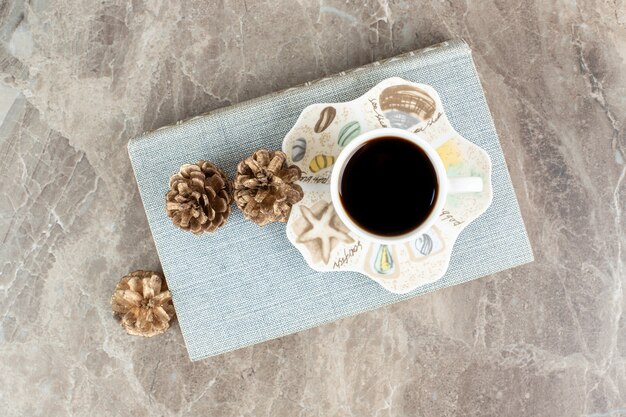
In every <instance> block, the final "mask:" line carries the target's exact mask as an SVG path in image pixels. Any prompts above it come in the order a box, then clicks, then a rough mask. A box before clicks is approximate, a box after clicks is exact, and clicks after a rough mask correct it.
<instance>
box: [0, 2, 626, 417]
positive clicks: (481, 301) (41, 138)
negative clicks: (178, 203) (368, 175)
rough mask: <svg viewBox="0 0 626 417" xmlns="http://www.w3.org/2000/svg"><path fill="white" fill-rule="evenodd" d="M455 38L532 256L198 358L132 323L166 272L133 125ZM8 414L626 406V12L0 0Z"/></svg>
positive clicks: (579, 410) (502, 6) (519, 5)
mask: <svg viewBox="0 0 626 417" xmlns="http://www.w3.org/2000/svg"><path fill="white" fill-rule="evenodd" d="M453 37H463V38H464V39H466V40H467V41H468V42H469V43H470V45H471V46H472V48H473V50H474V53H475V55H474V57H475V60H476V64H477V67H478V71H479V73H480V75H481V78H482V81H483V83H484V87H485V90H486V95H487V99H488V101H489V104H490V106H491V109H492V112H493V115H494V119H495V123H496V127H497V130H498V132H499V134H500V136H501V139H502V146H503V148H504V151H505V155H506V157H507V161H508V164H509V170H510V172H511V175H512V177H513V183H514V186H515V190H516V192H517V195H518V198H519V200H520V204H521V209H522V213H523V216H524V219H525V222H526V225H527V227H528V231H529V234H530V239H531V242H532V244H533V247H534V251H535V258H536V261H535V262H534V263H533V264H529V265H526V266H523V267H520V268H517V269H514V270H509V271H506V272H502V273H499V274H496V275H493V276H490V277H486V278H483V279H480V280H476V281H474V282H471V283H468V284H466V285H462V286H457V287H454V288H449V289H446V290H443V291H439V292H436V293H433V294H430V295H426V296H423V297H418V298H416V299H413V300H410V301H407V302H403V303H400V304H398V305H394V306H391V307H388V308H383V309H380V310H377V311H374V312H370V313H367V314H362V315H360V316H357V317H353V318H348V319H344V320H341V321H339V322H335V323H332V324H329V325H326V326H323V327H320V328H317V329H314V330H309V331H305V332H301V333H298V334H295V335H292V336H288V337H284V338H281V339H278V340H274V341H271V342H267V343H263V344H260V345H257V346H254V347H250V348H246V349H242V350H239V351H236V352H233V353H229V354H225V355H222V356H219V357H216V358H212V359H207V360H204V361H201V362H196V363H191V362H189V360H188V359H187V354H186V352H185V348H184V346H183V340H182V336H181V334H180V330H179V328H178V326H177V325H176V324H175V325H174V326H173V328H172V329H170V330H169V331H168V332H167V333H166V334H165V335H163V336H161V337H155V338H152V339H147V340H146V339H141V338H136V337H130V336H128V335H126V334H125V333H124V332H123V331H122V329H121V328H120V327H119V326H118V325H117V324H116V323H115V322H114V321H113V319H112V317H111V313H110V309H109V305H108V303H109V297H110V295H111V293H112V291H113V288H114V286H115V283H116V282H117V280H118V279H119V278H120V277H121V276H122V275H124V274H125V273H126V272H128V271H131V270H134V269H138V268H159V261H158V258H157V254H156V251H155V248H154V245H153V243H152V240H151V238H150V233H149V230H148V225H147V222H146V219H145V216H144V213H143V209H142V207H141V202H140V199H139V195H138V191H137V188H136V185H135V182H134V179H133V176H132V172H131V168H130V163H129V160H128V157H127V153H126V143H127V141H128V140H129V138H131V137H133V136H135V135H137V134H138V133H140V132H142V131H145V130H150V129H154V128H157V127H159V126H163V125H167V124H170V123H172V122H175V121H177V120H179V119H183V118H186V117H190V116H193V115H196V114H199V113H202V112H205V111H208V110H211V109H215V108H218V107H222V106H226V105H229V104H232V103H236V102H239V101H242V100H246V99H249V98H253V97H257V96H260V95H263V94H265V93H269V92H272V91H275V90H278V89H282V88H285V87H289V86H293V85H296V84H299V83H302V82H304V81H307V80H312V79H315V78H318V77H320V76H324V75H328V74H332V73H335V72H338V71H340V70H343V69H347V68H350V67H354V66H357V65H361V64H365V63H368V62H370V61H373V60H376V59H380V58H384V57H389V56H393V55H395V54H397V53H401V52H405V51H408V50H412V49H417V48H420V47H424V46H427V45H429V44H432V43H436V42H439V41H442V40H445V39H449V38H453ZM0 41H1V43H0V83H1V85H2V86H1V87H0V119H3V123H2V126H1V127H0V155H1V159H0V178H1V179H2V181H1V182H0V236H1V242H2V243H1V247H0V290H1V294H2V297H1V298H0V317H1V322H0V406H1V408H2V415H3V416H40V415H41V416H44V415H45V416H62V415H76V416H86V415H89V416H100V415H106V416H126V415H134V416H149V415H150V416H156V415H159V416H182V415H216V416H217V415H219V416H222V415H223V416H230V415H233V416H351V415H356V416H409V415H411V416H415V415H419V416H478V415H485V416H579V415H584V416H592V417H614V416H624V415H626V328H625V327H626V317H625V316H624V314H623V310H624V306H625V303H626V300H625V299H624V280H625V279H626V273H625V272H626V271H625V263H626V246H625V245H626V218H625V217H626V215H625V214H624V206H625V203H626V180H624V177H625V176H626V165H625V160H626V143H625V142H626V140H625V139H626V135H625V132H626V127H625V121H626V71H625V68H626V66H625V60H626V3H624V1H623V0H613V1H590V0H581V1H578V2H569V1H558V2H554V1H548V2H542V1H532V2H516V1H506V0H497V1H480V2H453V1H446V2H416V1H403V0H398V1H385V0H377V1H373V0H372V1H365V2H349V1H333V0H324V1H312V0H298V1H293V0H275V1H271V2H270V1H265V2H262V1H253V0H247V1H230V0H223V1H206V2H202V1H192V0H185V1H180V2H167V1H146V0H133V1H121V0H118V1H108V0H105V1H89V0H77V1H72V2H68V1H57V0H33V1H14V0H5V1H3V2H2V3H0Z"/></svg>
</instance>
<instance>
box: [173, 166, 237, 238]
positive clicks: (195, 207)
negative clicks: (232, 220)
mask: <svg viewBox="0 0 626 417" xmlns="http://www.w3.org/2000/svg"><path fill="white" fill-rule="evenodd" d="M165 200H166V206H165V211H166V212H167V215H168V216H169V217H171V218H172V222H173V223H174V224H175V225H176V226H178V227H180V228H181V229H183V230H191V231H192V232H193V233H195V234H200V233H202V232H214V231H215V230H217V229H218V228H220V227H221V226H223V225H224V224H225V223H226V220H227V219H228V216H230V211H231V209H230V203H231V202H232V187H231V185H230V183H229V182H228V179H227V178H226V175H225V174H224V172H222V170H221V169H219V168H218V167H216V166H215V165H213V164H212V163H211V162H208V161H198V163H197V164H185V165H183V166H182V167H180V171H179V172H178V173H177V174H176V175H174V176H172V178H170V191H168V192H167V195H166V196H165Z"/></svg>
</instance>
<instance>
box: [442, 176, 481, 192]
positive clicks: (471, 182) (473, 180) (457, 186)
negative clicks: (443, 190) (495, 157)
mask: <svg viewBox="0 0 626 417" xmlns="http://www.w3.org/2000/svg"><path fill="white" fill-rule="evenodd" d="M482 191H483V179H482V178H480V177H448V194H460V193H480V192H482Z"/></svg>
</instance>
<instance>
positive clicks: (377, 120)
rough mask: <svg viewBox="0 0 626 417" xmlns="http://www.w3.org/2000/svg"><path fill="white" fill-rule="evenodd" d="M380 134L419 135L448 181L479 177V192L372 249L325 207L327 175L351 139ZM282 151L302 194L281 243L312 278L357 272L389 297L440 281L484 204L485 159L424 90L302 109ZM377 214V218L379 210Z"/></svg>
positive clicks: (410, 88)
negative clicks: (413, 234)
mask: <svg viewBox="0 0 626 417" xmlns="http://www.w3.org/2000/svg"><path fill="white" fill-rule="evenodd" d="M381 127H395V128H400V129H405V130H408V131H410V132H414V133H416V134H418V135H420V136H421V137H422V138H424V139H425V140H426V141H428V142H429V143H430V144H431V145H432V146H433V147H434V148H435V149H436V150H437V153H438V154H439V156H440V157H441V159H442V160H443V162H444V166H445V168H446V171H447V174H448V176H449V177H455V176H456V177H481V178H482V180H483V190H482V191H481V192H479V193H466V194H453V195H448V197H447V200H446V204H445V206H444V209H443V210H442V211H441V213H440V215H439V218H438V220H437V222H436V223H435V224H434V226H433V227H432V228H431V229H430V230H428V231H427V232H426V233H423V234H422V235H421V236H419V237H418V238H416V239H414V240H412V241H409V242H404V243H399V244H379V243H375V242H370V241H367V240H365V239H363V238H361V237H359V236H357V235H355V234H354V233H353V232H351V231H350V230H349V229H348V228H347V227H346V226H345V225H344V224H343V223H342V222H341V220H340V219H339V217H338V216H337V214H336V212H335V209H334V208H333V205H332V202H331V196H330V187H329V181H330V174H331V172H332V167H333V164H334V162H335V160H336V158H337V156H338V155H339V153H340V152H341V151H342V149H343V148H344V147H345V146H346V145H347V144H348V143H349V142H350V141H351V140H352V139H354V138H355V137H357V136H358V135H359V134H361V133H364V132H367V131H369V130H373V129H378V128H381ZM282 148H283V151H284V152H285V153H286V154H287V155H288V158H289V159H290V162H291V163H293V164H296V165H297V166H299V167H300V169H301V170H302V179H301V181H300V185H301V186H302V188H303V189H304V191H305V193H304V198H303V199H302V200H301V201H300V202H299V203H297V204H295V205H294V206H293V208H292V211H291V215H290V217H289V221H288V223H287V238H288V239H289V241H290V242H291V243H292V244H293V245H294V246H295V247H296V248H297V249H298V250H299V251H300V253H302V256H303V257H304V259H305V260H306V262H307V263H308V264H309V266H310V267H311V268H313V269H315V270H317V271H357V272H360V273H362V274H365V275H367V276H368V277H370V278H372V279H373V280H374V281H376V282H378V283H379V284H380V285H382V286H383V287H384V288H386V289H387V290H389V291H391V292H394V293H400V294H403V293H407V292H410V291H412V290H414V289H416V288H418V287H420V286H422V285H426V284H429V283H432V282H434V281H436V280H438V279H439V278H441V277H442V276H443V275H444V274H445V272H446V269H447V268H448V264H449V262H450V257H451V255H452V248H453V246H454V242H455V241H456V239H457V237H458V236H459V234H460V233H461V231H462V230H463V229H464V228H465V227H466V226H467V225H468V224H470V223H471V222H472V221H473V220H475V219H476V218H477V217H478V216H480V215H481V214H482V213H483V212H484V211H485V210H486V209H487V208H488V207H489V205H490V204H491V199H492V193H493V191H492V187H491V160H490V159H489V155H488V154H487V152H485V151H484V150H483V149H482V148H480V147H479V146H477V145H475V144H473V143H471V142H470V141H468V140H467V139H465V138H463V137H462V136H461V135H460V134H459V133H458V132H456V131H455V130H454V128H453V127H452V125H451V124H450V122H449V121H448V118H447V116H446V114H445V111H444V109H443V106H442V104H441V100H440V98H439V95H438V94H437V92H436V91H435V89H434V88H433V87H431V86H429V85H425V84H417V83H413V82H410V81H406V80H403V79H401V78H396V77H394V78H388V79H386V80H384V81H382V82H380V83H379V84H378V85H376V86H375V87H374V88H372V89H371V90H369V91H368V92H367V93H365V94H364V95H362V96H361V97H359V98H357V99H355V100H353V101H349V102H345V103H320V104H313V105H311V106H308V107H307V108H305V109H304V111H303V112H302V114H301V115H300V117H299V118H298V120H297V122H296V124H295V125H294V126H293V128H292V129H291V130H290V131H289V133H287V135H286V136H285V139H284V140H283V146H282ZM373 209H375V208H373ZM380 210H381V213H380V215H381V216H384V215H385V212H384V207H381V208H380Z"/></svg>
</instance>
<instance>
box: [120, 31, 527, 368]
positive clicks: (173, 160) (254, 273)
mask: <svg viewBox="0 0 626 417" xmlns="http://www.w3.org/2000/svg"><path fill="white" fill-rule="evenodd" d="M389 77H401V78H404V79H406V80H409V81H414V82H418V83H424V84H429V85H431V86H433V87H434V88H435V89H436V90H437V91H438V93H439V95H440V97H441V99H442V102H443V105H444V108H445V110H446V114H447V115H448V117H449V119H450V121H451V123H452V125H453V126H454V128H455V129H456V130H457V131H458V132H459V133H460V134H461V135H463V136H464V137H465V138H466V139H468V140H470V141H471V142H473V143H475V144H477V145H479V146H481V147H482V148H483V149H485V150H486V151H487V153H488V154H489V156H490V157H491V161H492V163H493V171H492V182H493V193H494V197H493V203H492V204H491V206H490V207H489V209H488V210H487V211H486V212H485V213H484V214H483V215H481V216H480V217H479V218H478V219H477V220H475V221H474V222H473V223H472V224H470V225H469V226H468V227H467V228H466V229H465V230H464V231H463V232H462V233H461V235H460V236H459V239H458V240H457V242H456V244H455V246H454V251H453V254H452V259H451V261H450V266H449V268H448V271H447V272H446V274H445V275H444V276H443V278H441V279H440V280H438V281H436V282H434V283H432V284H429V285H426V286H423V287H420V288H418V289H417V290H415V291H413V292H411V293H409V294H403V295H398V294H392V293H390V292H388V291H386V290H385V289H383V288H382V287H381V286H380V285H378V284H377V283H376V282H374V281H373V280H371V279H370V278H368V277H366V276H364V275H361V274H359V273H355V272H317V271H314V270H312V269H311V268H309V267H308V266H307V264H306V262H305V261H304V259H303V258H302V256H301V255H300V253H299V252H298V251H297V250H296V249H295V248H294V247H293V246H292V245H291V244H290V243H289V241H288V240H287V237H286V235H285V225H284V224H271V225H268V226H264V227H258V226H257V225H255V224H254V223H252V222H250V221H247V220H245V219H244V218H243V216H242V214H241V213H240V212H239V210H237V209H236V208H234V210H233V214H232V215H231V217H230V219H229V221H228V223H227V224H226V226H225V227H223V228H222V229H220V230H219V232H218V233H215V234H212V235H208V234H205V235H200V236H196V235H193V234H191V233H189V232H184V231H182V230H179V229H177V228H176V227H175V226H174V225H173V224H172V222H171V220H170V219H169V218H168V217H167V215H166V214H165V193H166V192H167V190H168V186H169V178H170V176H171V175H172V174H174V173H176V172H177V171H178V169H179V167H180V166H181V165H182V164H184V163H189V162H196V161H198V160H200V159H204V160H210V161H212V162H214V163H215V164H217V165H218V166H220V167H222V168H223V169H224V170H225V171H226V173H227V174H228V175H229V176H230V177H232V175H233V174H234V173H235V171H236V166H237V163H238V162H239V161H240V160H241V159H243V158H244V157H246V156H247V155H249V154H250V153H252V152H253V151H255V150H256V149H258V148H269V149H280V147H281V143H282V140H283V137H284V136H285V134H286V133H287V132H288V131H289V129H290V128H291V127H292V126H293V124H294V123H295V121H296V119H297V118H298V116H299V115H300V113H301V112H302V110H303V109H304V108H305V107H306V106H308V105H310V104H314V103H320V102H341V101H348V100H353V99H355V98H357V97H359V96H360V95H362V94H363V93H365V92H366V91H368V90H369V89H370V88H372V87H373V86H374V85H376V84H377V83H378V82H380V81H382V80H384V79H386V78H389ZM128 150H129V155H130V159H131V162H132V165H133V169H134V172H135V176H136V178H137V184H138V186H139V190H140V193H141V198H142V201H143V204H144V208H145V211H146V215H147V217H148V221H149V223H150V228H151V231H152V236H153V238H154V241H155V244H156V247H157V250H158V253H159V257H160V259H161V264H162V266H163V272H164V274H165V277H166V279H167V282H168V285H169V287H170V289H171V291H172V296H173V299H174V306H175V308H176V312H177V315H178V320H179V323H180V327H181V330H182V333H183V336H184V339H185V343H186V345H187V350H188V352H189V356H190V358H191V359H192V360H198V359H202V358H205V357H208V356H212V355H217V354H220V353H223V352H227V351H230V350H234V349H237V348H240V347H244V346H248V345H251V344H254V343H258V342H262V341H265V340H269V339H273V338H276V337H280V336H284V335H287V334H290V333H294V332H297V331H300V330H304V329H307V328H311V327H315V326H318V325H320V324H323V323H327V322H330V321H333V320H336V319H339V318H341V317H346V316H350V315H354V314H358V313H360V312H363V311H367V310H371V309H374V308H378V307H381V306H384V305H387V304H391V303H395V302H398V301H401V300H404V299H407V298H411V297H414V296H416V295H419V294H423V293H426V292H430V291H434V290H436V289H439V288H443V287H448V286H451V285H456V284H460V283H463V282H466V281H469V280H472V279H476V278H479V277H481V276H484V275H488V274H491V273H494V272H498V271H501V270H504V269H507V268H511V267H514V266H517V265H521V264H524V263H527V262H530V261H532V259H533V257H532V251H531V247H530V244H529V241H528V237H527V235H526V230H525V228H524V224H523V221H522V218H521V216H520V211H519V207H518V204H517V200H516V198H515V193H514V191H513V188H512V185H511V180H510V177H509V173H508V171H507V168H506V163H505V160H504V155H503V154H502V149H501V147H500V143H499V140H498V136H497V134H496V131H495V128H494V125H493V121H492V119H491V115H490V112H489V109H488V107H487V103H486V100H485V96H484V94H483V90H482V87H481V84H480V80H479V78H478V74H477V73H476V69H475V67H474V63H473V61H472V56H471V50H470V48H469V46H468V45H467V44H466V43H465V42H463V41H461V40H454V41H449V42H444V43H442V44H438V45H435V46H433V47H430V48H426V49H423V50H420V51H415V52H410V53H407V54H404V55H401V56H398V57H395V58H391V59H388V60H384V61H380V62H375V63H373V64H370V65H367V66H365V67H361V68H357V69H355V70H352V71H349V72H346V73H341V74H337V75H335V76H333V77H329V78H325V79H322V80H318V81H315V82H311V83H307V84H305V85H303V86H300V87H296V88H292V89H289V90H286V91H283V92H279V93H275V94H271V95H269V96H266V97H261V98H258V99H255V100H251V101H248V102H245V103H240V104H238V105H235V106H231V107H228V108H224V109H219V110H217V111H215V112H212V113H209V114H206V115H203V116H198V117H195V118H193V119H190V120H188V121H185V122H183V123H179V124H177V125H175V126H168V127H165V128H161V129H159V130H157V131H154V132H151V133H147V134H144V135H142V136H140V137H138V138H136V139H134V140H132V141H131V142H130V143H129V145H128Z"/></svg>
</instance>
